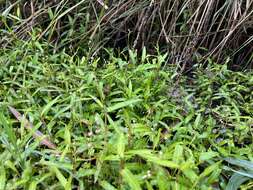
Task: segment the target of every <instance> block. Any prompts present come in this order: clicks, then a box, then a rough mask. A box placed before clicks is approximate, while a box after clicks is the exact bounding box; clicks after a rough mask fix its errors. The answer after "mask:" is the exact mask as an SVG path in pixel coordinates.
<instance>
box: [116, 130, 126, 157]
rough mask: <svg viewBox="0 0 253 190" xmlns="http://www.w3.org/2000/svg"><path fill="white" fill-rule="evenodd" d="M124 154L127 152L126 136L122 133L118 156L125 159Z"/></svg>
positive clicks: (118, 144)
mask: <svg viewBox="0 0 253 190" xmlns="http://www.w3.org/2000/svg"><path fill="white" fill-rule="evenodd" d="M124 152H125V136H124V134H123V133H120V134H119V137H118V142H117V154H118V155H119V157H120V158H123V157H124Z"/></svg>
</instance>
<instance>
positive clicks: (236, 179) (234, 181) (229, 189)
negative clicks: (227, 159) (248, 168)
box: [225, 173, 250, 190]
mask: <svg viewBox="0 0 253 190" xmlns="http://www.w3.org/2000/svg"><path fill="white" fill-rule="evenodd" d="M248 180H250V178H249V177H245V176H242V175H240V174H237V173H235V174H233V175H232V177H231V178H230V179H229V181H228V184H227V186H226V189H225V190H238V189H239V188H240V185H241V184H243V183H244V182H246V181H248Z"/></svg>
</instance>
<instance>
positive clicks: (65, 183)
mask: <svg viewBox="0 0 253 190" xmlns="http://www.w3.org/2000/svg"><path fill="white" fill-rule="evenodd" d="M50 168H51V170H52V171H53V172H54V173H55V175H56V177H57V179H58V180H59V182H60V183H61V185H62V187H65V186H66V185H67V179H66V178H65V177H64V176H63V174H62V173H61V172H60V170H58V168H56V167H55V166H50Z"/></svg>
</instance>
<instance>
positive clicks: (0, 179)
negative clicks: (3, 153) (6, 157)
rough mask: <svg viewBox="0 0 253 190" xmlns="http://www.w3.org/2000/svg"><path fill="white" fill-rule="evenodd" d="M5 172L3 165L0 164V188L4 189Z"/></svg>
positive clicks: (0, 189)
mask: <svg viewBox="0 0 253 190" xmlns="http://www.w3.org/2000/svg"><path fill="white" fill-rule="evenodd" d="M5 183H6V172H5V169H4V167H3V166H0V190H5Z"/></svg>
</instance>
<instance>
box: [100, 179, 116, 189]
mask: <svg viewBox="0 0 253 190" xmlns="http://www.w3.org/2000/svg"><path fill="white" fill-rule="evenodd" d="M100 185H101V186H102V187H103V188H104V189H105V190H117V189H116V188H115V187H114V186H112V185H111V184H110V183H108V182H107V181H101V182H100Z"/></svg>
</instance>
